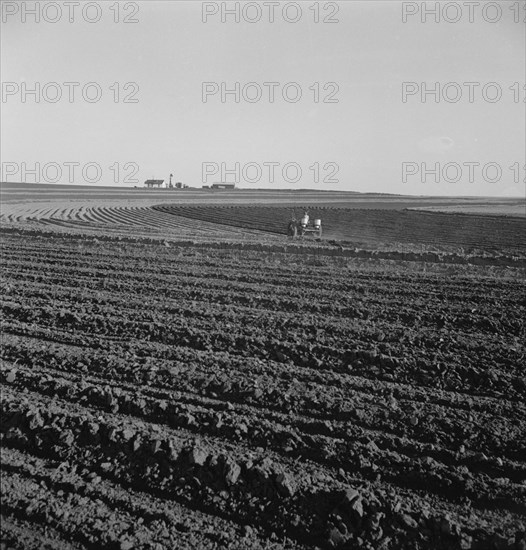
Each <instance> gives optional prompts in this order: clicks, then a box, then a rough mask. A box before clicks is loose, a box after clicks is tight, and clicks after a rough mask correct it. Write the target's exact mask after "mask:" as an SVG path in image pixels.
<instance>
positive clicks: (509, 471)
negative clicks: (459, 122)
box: [0, 184, 526, 550]
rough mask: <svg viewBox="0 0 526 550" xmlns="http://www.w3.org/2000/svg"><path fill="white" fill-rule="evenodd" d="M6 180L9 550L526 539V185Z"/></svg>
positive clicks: (452, 545) (447, 544)
mask: <svg viewBox="0 0 526 550" xmlns="http://www.w3.org/2000/svg"><path fill="white" fill-rule="evenodd" d="M0 191H1V202H2V209H1V213H0V246H1V251H2V272H1V279H0V284H1V288H2V302H1V308H2V348H1V351H0V354H1V358H2V366H1V368H0V381H1V383H2V393H1V422H0V442H1V447H2V451H1V457H0V459H1V473H2V476H1V489H2V510H1V512H0V513H1V518H0V519H1V523H0V536H1V548H2V549H4V548H6V549H7V548H17V549H35V550H37V549H42V548H44V549H95V548H97V549H98V548H109V549H113V548H115V549H121V550H126V549H136V548H138V549H144V550H146V549H158V550H162V549H167V550H168V549H170V550H171V549H175V548H177V549H214V548H234V549H247V550H248V549H253V548H254V549H258V548H259V549H263V548H264V549H285V548H289V549H315V548H319V549H325V548H340V549H354V548H365V549H369V550H373V549H374V550H376V549H378V550H380V549H382V550H399V549H400V550H401V549H414V550H416V549H421V550H425V549H444V550H445V549H487V550H490V549H491V550H494V549H504V550H524V549H525V548H526V459H525V457H526V406H525V403H526V373H525V370H524V364H525V357H526V349H525V342H526V325H525V319H526V299H525V298H524V297H525V296H526V292H525V290H526V284H525V280H526V239H525V229H526V219H525V217H524V215H523V214H521V212H520V209H521V208H522V209H524V201H519V200H518V199H510V200H505V199H468V198H466V199H448V198H436V199H429V198H412V197H390V196H385V195H358V194H349V193H331V192H312V191H309V192H266V191H261V192H248V191H239V192H215V193H212V192H202V191H191V190H187V191H168V190H165V191H149V192H148V191H144V190H141V189H129V190H122V189H111V188H106V189H100V188H92V189H89V188H78V187H77V188H69V189H67V188H63V187H60V186H52V187H49V188H47V187H46V188H43V186H21V185H20V184H18V185H17V184H1V186H0ZM303 207H308V208H309V211H310V212H311V216H312V217H314V216H319V217H320V218H321V219H322V227H323V235H322V237H321V239H314V238H307V237H306V238H304V239H298V240H292V239H289V238H287V237H286V235H285V232H286V227H287V221H288V220H289V218H290V215H291V213H292V210H293V209H295V210H296V214H300V213H301V212H302V208H303ZM415 209H416V210H415ZM429 210H432V211H429ZM435 210H440V212H436V211H435ZM458 210H461V211H462V213H457V211H458ZM497 212H498V213H499V214H502V213H505V214H506V215H505V216H503V215H495V214H496V213H497ZM490 213H491V215H490Z"/></svg>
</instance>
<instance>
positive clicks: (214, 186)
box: [212, 183, 236, 189]
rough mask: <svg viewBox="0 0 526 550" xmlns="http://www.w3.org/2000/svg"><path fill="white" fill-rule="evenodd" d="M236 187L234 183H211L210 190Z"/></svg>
mask: <svg viewBox="0 0 526 550" xmlns="http://www.w3.org/2000/svg"><path fill="white" fill-rule="evenodd" d="M235 188H236V185H235V184H234V183H213V184H212V189H235Z"/></svg>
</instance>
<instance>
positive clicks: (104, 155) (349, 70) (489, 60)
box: [0, 0, 526, 196]
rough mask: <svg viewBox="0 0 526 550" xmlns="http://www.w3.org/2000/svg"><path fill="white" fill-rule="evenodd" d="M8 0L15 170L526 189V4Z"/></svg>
mask: <svg viewBox="0 0 526 550" xmlns="http://www.w3.org/2000/svg"><path fill="white" fill-rule="evenodd" d="M0 4H1V9H2V20H1V28H0V30H1V36H0V48H1V50H0V71H1V74H0V76H1V81H2V101H1V103H0V108H1V113H0V114H1V128H0V138H1V142H0V157H1V159H0V160H1V168H2V174H1V178H0V179H2V180H3V181H26V182H28V183H33V182H42V183H55V182H57V183H74V184H79V185H86V184H95V185H117V186H120V187H130V186H132V187H133V186H138V187H142V186H143V184H144V181H145V180H146V179H150V178H153V179H164V180H166V181H168V180H169V175H170V174H173V181H174V182H177V181H181V182H183V183H184V184H185V185H189V186H191V187H201V186H203V185H211V184H212V183H218V182H230V183H236V185H237V186H238V187H241V188H269V189H285V188H286V189H336V190H348V191H359V192H381V193H399V194H414V195H457V196H458V195H481V196H525V181H524V180H525V176H526V166H525V165H526V158H525V157H526V103H525V98H526V88H525V83H526V23H525V18H526V2H525V1H523V0H521V1H501V2H499V3H498V4H497V3H496V2H484V1H480V2H478V3H476V5H475V4H473V3H471V4H468V3H467V2H441V3H438V2H399V1H397V0H387V1H379V0H367V1H356V0H345V1H340V2H325V1H322V2H316V1H314V0H308V1H299V2H284V1H280V2H277V1H276V2H270V3H269V2H250V1H248V2H247V1H244V2H201V1H196V0H191V1H180V0H163V1H152V0H148V1H142V2H140V1H138V2H115V1H114V0H109V1H99V2H85V1H82V0H80V1H77V2H69V3H68V2H46V1H41V2H23V1H17V2H14V1H13V2H10V1H8V0H2V2H1V3H0ZM445 5H448V6H449V7H448V8H447V11H445V10H444V6H445ZM436 6H438V11H437V10H436ZM272 10H273V18H272V17H271V11H272ZM433 10H435V13H433ZM236 11H237V13H236ZM236 18H237V20H236ZM258 18H259V20H258ZM70 19H71V20H70ZM272 19H273V20H272ZM68 83H69V84H68ZM236 83H238V84H237V85H236ZM236 86H237V91H238V93H236ZM31 90H33V92H34V93H31ZM433 90H435V91H437V92H438V94H436V93H433ZM229 91H230V93H228V92H229ZM222 92H223V93H222ZM271 92H273V94H274V97H273V101H271V99H272V98H271Z"/></svg>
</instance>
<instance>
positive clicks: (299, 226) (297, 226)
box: [287, 210, 322, 239]
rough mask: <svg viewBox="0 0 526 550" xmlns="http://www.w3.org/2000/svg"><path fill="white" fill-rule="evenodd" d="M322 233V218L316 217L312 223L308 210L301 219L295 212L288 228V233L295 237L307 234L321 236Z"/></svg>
mask: <svg viewBox="0 0 526 550" xmlns="http://www.w3.org/2000/svg"><path fill="white" fill-rule="evenodd" d="M321 234H322V229H321V219H319V218H316V219H315V220H314V221H313V223H312V224H311V223H310V216H309V213H308V212H307V211H306V210H305V212H304V213H303V216H302V217H301V219H300V220H299V221H298V220H297V219H296V214H295V213H293V215H292V219H291V220H290V222H289V225H288V228H287V235H288V236H289V237H292V238H293V239H294V238H296V237H301V238H303V237H305V235H312V236H314V237H318V238H321Z"/></svg>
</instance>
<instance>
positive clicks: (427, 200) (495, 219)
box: [0, 183, 526, 254]
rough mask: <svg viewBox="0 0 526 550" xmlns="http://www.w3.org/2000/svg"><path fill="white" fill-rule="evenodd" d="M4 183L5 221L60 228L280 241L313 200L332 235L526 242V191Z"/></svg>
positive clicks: (367, 242)
mask: <svg viewBox="0 0 526 550" xmlns="http://www.w3.org/2000/svg"><path fill="white" fill-rule="evenodd" d="M0 191H1V198H2V209H1V212H0V221H2V222H3V223H8V224H25V225H27V224H30V225H33V226H34V225H37V226H43V225H45V226H47V227H48V228H54V229H59V230H61V231H84V232H86V231H87V232H94V231H95V232H101V231H102V232H106V233H108V232H109V233H111V234H116V233H117V234H121V235H127V234H134V235H137V234H144V235H148V236H151V235H155V234H157V235H163V236H165V237H167V238H174V237H179V238H183V237H184V238H197V239H201V240H213V239H218V238H221V239H230V240H247V239H252V240H257V241H261V240H265V241H274V240H276V239H278V240H280V239H283V238H284V235H285V233H286V227H287V223H288V221H289V219H290V217H291V215H292V214H293V213H295V214H296V216H299V215H300V214H301V212H302V208H303V207H307V208H309V210H310V212H311V217H312V218H313V219H314V217H320V218H321V219H322V220H323V240H324V241H327V240H337V241H345V242H347V243H348V244H351V245H352V246H360V247H369V248H371V247H372V248H378V247H383V248H390V249H397V247H399V246H404V247H406V246H409V245H414V246H423V247H437V248H438V249H444V248H446V249H447V248H448V247H449V248H455V247H457V248H458V247H461V248H468V249H470V248H471V249H478V250H485V251H487V252H490V253H492V254H494V253H496V252H498V251H499V250H500V251H502V252H505V253H506V254H515V253H518V252H520V251H523V250H524V247H525V242H526V238H525V234H526V227H525V224H526V222H525V218H524V215H523V216H522V217H521V216H520V215H519V214H520V213H521V212H522V213H523V214H526V206H525V203H524V201H523V200H520V199H502V198H472V197H471V198H470V197H463V198H451V197H407V196H398V195H382V194H358V193H345V192H335V191H307V190H305V191H278V190H275V191H273V190H268V191H265V190H235V191H210V190H200V189H186V190H168V189H159V190H147V189H133V188H128V189H123V188H117V187H77V186H60V185H37V184H9V183H4V184H1V185H0ZM477 212H482V213H483V214H484V215H481V214H477ZM467 213H469V214H467ZM490 213H492V214H491V215H490ZM495 213H498V214H500V215H495Z"/></svg>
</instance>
